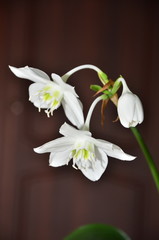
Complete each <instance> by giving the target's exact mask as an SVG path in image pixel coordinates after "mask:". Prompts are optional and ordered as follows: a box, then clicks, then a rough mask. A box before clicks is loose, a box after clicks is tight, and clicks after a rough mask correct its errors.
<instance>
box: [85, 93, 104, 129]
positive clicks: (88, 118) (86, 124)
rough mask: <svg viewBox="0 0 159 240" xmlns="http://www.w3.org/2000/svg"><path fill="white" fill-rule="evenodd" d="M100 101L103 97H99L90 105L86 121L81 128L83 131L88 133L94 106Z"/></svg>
mask: <svg viewBox="0 0 159 240" xmlns="http://www.w3.org/2000/svg"><path fill="white" fill-rule="evenodd" d="M102 99H103V96H99V97H97V98H96V99H95V100H94V101H93V102H92V105H91V106H90V108H89V111H88V113H87V117H86V121H85V123H84V126H83V130H87V131H89V125H90V120H91V116H92V113H93V110H94V108H95V106H96V104H97V103H98V102H100V101H101V100H102Z"/></svg>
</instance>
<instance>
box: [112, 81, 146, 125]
mask: <svg viewBox="0 0 159 240" xmlns="http://www.w3.org/2000/svg"><path fill="white" fill-rule="evenodd" d="M118 81H121V82H122V85H123V92H122V95H121V96H120V98H119V100H118V106H117V111H118V116H119V120H120V122H121V124H122V125H123V126H124V127H125V128H130V127H135V126H136V125H137V124H140V123H142V122H143V120H144V112H143V107H142V103H141V101H140V99H139V97H138V96H137V95H135V94H133V93H132V92H131V91H130V90H129V88H128V86H127V84H126V82H125V80H124V79H123V78H122V77H121V78H119V79H118Z"/></svg>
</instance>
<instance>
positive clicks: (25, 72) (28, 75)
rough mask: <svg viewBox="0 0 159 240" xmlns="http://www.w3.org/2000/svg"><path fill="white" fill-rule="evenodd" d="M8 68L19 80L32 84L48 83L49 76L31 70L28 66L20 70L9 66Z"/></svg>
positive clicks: (39, 71) (37, 70)
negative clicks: (22, 79)
mask: <svg viewBox="0 0 159 240" xmlns="http://www.w3.org/2000/svg"><path fill="white" fill-rule="evenodd" d="M9 68H10V70H11V71H12V72H13V73H14V74H15V75H16V76H17V77H20V78H25V79H28V80H31V81H33V82H41V83H46V82H48V81H50V78H49V76H48V75H47V74H46V73H45V72H43V71H41V70H39V69H36V68H31V67H28V66H25V67H22V68H16V67H12V66H9Z"/></svg>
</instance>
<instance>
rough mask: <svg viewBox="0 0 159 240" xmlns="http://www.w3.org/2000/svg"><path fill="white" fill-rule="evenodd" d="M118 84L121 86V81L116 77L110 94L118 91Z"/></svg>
mask: <svg viewBox="0 0 159 240" xmlns="http://www.w3.org/2000/svg"><path fill="white" fill-rule="evenodd" d="M120 86H121V82H119V81H118V79H117V80H116V81H115V83H114V85H113V88H112V91H111V93H112V95H114V94H115V93H116V92H117V91H118V89H119V88H120Z"/></svg>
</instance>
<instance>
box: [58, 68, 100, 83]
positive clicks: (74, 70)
mask: <svg viewBox="0 0 159 240" xmlns="http://www.w3.org/2000/svg"><path fill="white" fill-rule="evenodd" d="M82 69H92V70H94V71H96V72H97V73H99V72H102V71H101V70H100V69H99V68H98V67H96V66H94V65H92V64H84V65H81V66H78V67H75V68H73V69H72V70H70V71H69V72H67V73H65V74H64V75H63V76H62V79H63V81H64V82H66V81H67V79H68V78H69V77H70V76H71V75H72V74H73V73H75V72H77V71H79V70H82Z"/></svg>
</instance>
